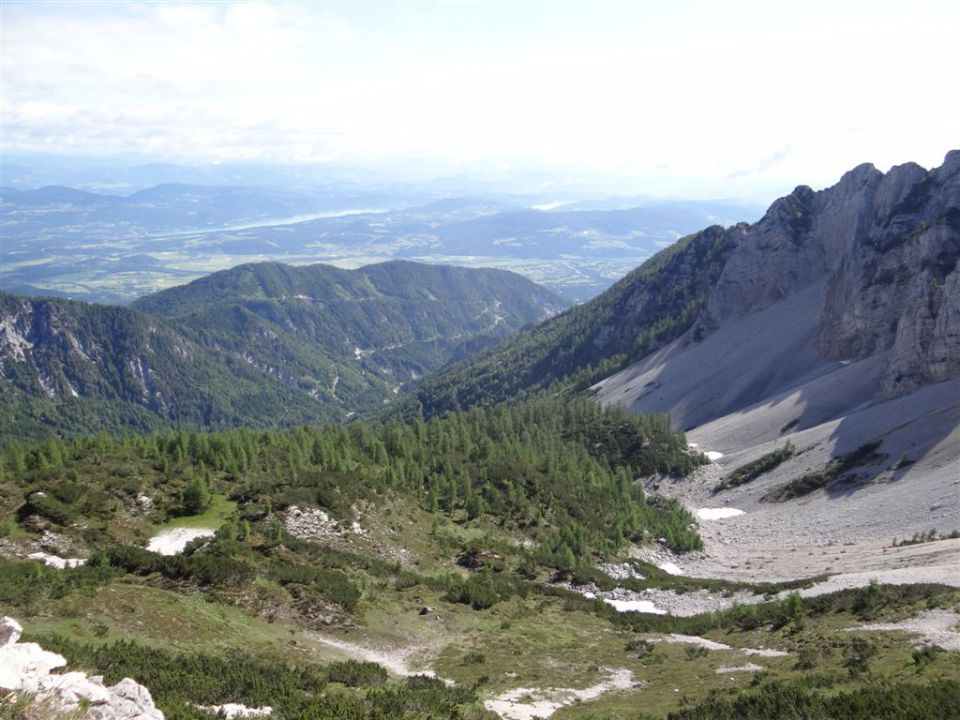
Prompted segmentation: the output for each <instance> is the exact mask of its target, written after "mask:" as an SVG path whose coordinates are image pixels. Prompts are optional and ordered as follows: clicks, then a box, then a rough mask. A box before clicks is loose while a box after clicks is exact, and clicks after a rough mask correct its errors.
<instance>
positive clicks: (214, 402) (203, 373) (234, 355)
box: [0, 263, 562, 437]
mask: <svg viewBox="0 0 960 720" xmlns="http://www.w3.org/2000/svg"><path fill="white" fill-rule="evenodd" d="M559 307H562V305H561V301H560V300H558V299H557V298H556V297H555V296H554V295H552V294H551V293H549V292H548V291H546V290H543V289H542V288H540V287H539V286H537V285H535V284H534V283H531V282H530V281H528V280H525V279H524V278H521V277H520V276H518V275H514V274H512V273H507V272H501V271H478V270H469V269H459V268H457V269H455V268H433V267H429V266H425V265H416V264H412V263H388V264H384V265H381V266H373V267H370V268H363V269H361V270H357V271H343V270H338V269H335V268H330V267H325V266H313V267H309V268H291V267H288V266H283V265H278V264H263V265H248V266H242V267H240V268H236V269H234V270H230V271H225V272H222V273H217V274H215V275H213V276H210V277H209V278H203V279H201V280H199V281H196V282H195V283H191V284H190V285H187V286H184V287H182V288H174V289H171V290H168V291H165V292H163V293H158V294H157V295H156V296H151V297H149V298H145V299H144V300H143V301H141V302H140V303H139V304H138V308H142V310H145V311H153V312H156V313H164V314H167V315H169V317H168V318H161V317H158V316H157V315H150V314H147V313H146V312H143V311H141V310H140V309H130V308H121V307H110V306H98V305H90V304H86V303H79V302H71V301H66V300H54V299H33V298H21V297H17V296H15V295H9V294H3V295H0V387H2V389H3V403H2V412H3V415H2V426H3V428H4V431H5V433H4V434H5V437H40V436H42V435H43V434H45V433H49V432H50V431H51V430H53V431H59V432H70V433H73V432H90V431H96V430H99V429H109V430H114V431H116V430H122V429H136V430H149V429H155V428H157V427H161V426H165V425H169V424H170V423H176V424H184V425H187V426H190V427H225V426H233V425H240V424H242V425H252V426H284V425H291V424H297V423H304V422H316V421H321V420H333V419H338V418H344V417H346V416H348V414H351V413H353V412H357V411H360V410H363V409H366V408H369V407H370V406H371V405H375V404H382V403H383V402H384V401H389V400H390V399H392V398H393V397H394V396H395V394H396V391H397V390H398V389H399V386H401V385H402V384H403V383H404V382H406V381H409V380H410V379H411V378H413V377H418V376H419V375H420V374H423V373H427V372H430V371H432V370H435V369H437V368H439V367H442V366H443V365H445V364H446V363H448V362H450V361H451V360H452V359H454V358H456V357H458V356H459V355H460V354H462V353H464V352H467V351H468V350H469V349H470V348H472V347H475V346H482V345H483V344H485V343H487V344H489V343H492V342H495V341H496V340H498V339H501V338H503V337H505V336H506V335H507V334H509V333H510V332H513V331H515V330H516V329H518V328H519V327H521V326H523V325H525V324H528V323H530V322H532V321H534V320H537V319H539V318H541V317H543V316H545V315H547V314H549V313H552V312H555V310H556V309H558V308H559Z"/></svg>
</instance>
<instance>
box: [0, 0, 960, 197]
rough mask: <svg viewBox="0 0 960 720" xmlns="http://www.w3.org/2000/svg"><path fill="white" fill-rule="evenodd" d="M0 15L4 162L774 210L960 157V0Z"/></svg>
mask: <svg viewBox="0 0 960 720" xmlns="http://www.w3.org/2000/svg"><path fill="white" fill-rule="evenodd" d="M0 21H2V37H0V62H2V68H0V113H2V131H0V149H2V151H3V152H4V153H7V154H8V155H10V154H13V153H17V152H41V153H62V154H80V155H90V156H110V155H119V154H127V155H130V154H132V155H136V156H137V157H143V158H147V159H153V160H162V161H174V162H186V163H194V164H203V163H215V162H236V161H256V162H269V163H281V164H285V163H290V164H307V165H309V164H323V165H331V166H332V165H344V166H350V165H354V166H362V167H367V168H374V169H375V168H378V167H380V168H383V169H384V171H385V172H386V171H388V170H389V171H390V172H392V173H394V174H400V175H403V174H404V173H408V174H409V175H410V177H425V176H443V175H449V174H462V175H472V176H476V177H482V178H486V179H493V180H496V179H497V178H503V179H507V178H510V179H512V180H513V181H518V179H519V181H523V179H525V178H526V179H527V180H528V181H529V182H530V183H532V184H536V183H539V184H540V186H541V188H540V189H543V188H544V187H547V188H548V187H549V185H550V183H556V184H557V185H560V184H562V183H569V182H580V183H584V184H593V185H595V186H597V187H602V188H604V189H608V190H609V191H611V192H619V193H647V194H652V195H663V196H668V195H669V196H681V197H746V198H753V199H770V198H771V197H772V196H775V195H776V194H782V192H784V191H789V189H792V187H794V186H796V185H798V184H807V185H812V186H813V187H823V186H826V185H829V184H832V183H833V182H835V181H836V180H837V179H838V178H839V176H840V175H841V174H842V173H843V172H844V171H845V170H847V169H849V168H851V167H853V166H855V165H857V164H859V163H862V162H872V163H874V164H875V165H876V166H877V167H879V168H880V169H881V170H886V169H887V168H889V167H890V166H891V165H893V164H899V163H903V162H907V161H915V162H918V163H920V164H921V165H924V166H925V167H933V166H936V165H938V164H940V162H941V161H942V159H943V156H944V154H945V153H946V151H947V150H949V149H951V148H956V147H960V2H957V0H951V1H949V2H922V1H920V0H916V1H913V2H883V1H878V0H873V1H871V2H852V1H850V2H844V1H842V0H832V1H831V2H813V1H808V0H805V1H804V2H780V1H777V0H763V1H758V2H752V1H743V2H737V1H735V0H730V1H727V2H684V1H683V0H673V1H670V2H668V1H664V2H659V1H655V0H648V1H640V0H638V1H637V2H630V3H615V2H590V3H576V2H565V3H561V2H541V3H537V2H515V3H490V2H465V3H457V4H451V3H429V2H417V3H413V2H409V3H373V2H371V3H362V2H352V3H349V4H340V3H334V2H330V3H280V2H275V3H270V2H235V3H231V2H217V3H172V2H163V3H159V2H157V3H154V2H150V3H123V2H109V3H82V2H70V3H63V4H61V3H56V2H14V1H11V0H4V1H3V2H2V6H0ZM531 189H532V188H531Z"/></svg>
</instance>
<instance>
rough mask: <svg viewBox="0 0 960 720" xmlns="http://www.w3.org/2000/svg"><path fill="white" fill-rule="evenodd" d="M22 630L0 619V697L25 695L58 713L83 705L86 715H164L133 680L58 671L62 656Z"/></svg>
mask: <svg viewBox="0 0 960 720" xmlns="http://www.w3.org/2000/svg"><path fill="white" fill-rule="evenodd" d="M22 631H23V629H22V628H21V626H20V624H19V623H18V622H17V621H16V620H14V619H13V618H10V617H4V618H3V619H2V620H0V696H7V695H10V694H14V695H20V694H25V695H30V696H32V697H33V698H34V701H35V702H36V703H38V704H40V705H42V707H43V708H44V709H45V711H47V712H55V713H61V714H69V713H76V712H79V711H81V708H85V711H84V712H83V714H82V715H81V717H83V718H84V719H85V720H163V713H162V712H161V711H160V710H158V709H157V707H156V706H155V705H154V703H153V698H152V697H151V696H150V691H149V690H147V688H145V687H143V686H142V685H140V684H139V683H137V682H136V681H135V680H132V679H130V678H124V679H123V680H121V681H120V682H118V683H117V684H116V685H113V686H112V687H107V686H105V685H104V683H103V678H102V677H99V676H88V675H86V674H85V673H82V672H66V673H60V672H59V671H60V670H61V669H62V668H64V667H65V666H66V664H67V660H66V658H64V657H63V656H62V655H58V654H57V653H53V652H49V651H47V650H44V649H43V648H42V647H40V645H38V644H37V643H22V642H20V636H21V633H22Z"/></svg>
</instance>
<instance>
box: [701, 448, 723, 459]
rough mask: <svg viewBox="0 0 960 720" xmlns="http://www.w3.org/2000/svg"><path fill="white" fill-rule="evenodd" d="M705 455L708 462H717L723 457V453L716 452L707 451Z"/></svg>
mask: <svg viewBox="0 0 960 720" xmlns="http://www.w3.org/2000/svg"><path fill="white" fill-rule="evenodd" d="M703 454H704V455H706V456H707V460H709V461H710V462H716V461H717V460H719V459H720V458H722V457H723V453H722V452H717V451H716V450H705V451H704V453H703Z"/></svg>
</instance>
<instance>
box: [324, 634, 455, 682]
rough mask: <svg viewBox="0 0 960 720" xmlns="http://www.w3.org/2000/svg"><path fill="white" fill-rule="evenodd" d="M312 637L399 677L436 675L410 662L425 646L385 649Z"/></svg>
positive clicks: (355, 658) (425, 648)
mask: <svg viewBox="0 0 960 720" xmlns="http://www.w3.org/2000/svg"><path fill="white" fill-rule="evenodd" d="M312 637H313V639H314V640H316V641H317V642H319V643H321V644H323V645H327V646H329V647H332V648H335V649H336V650H339V651H340V652H342V653H343V654H344V655H347V656H348V657H351V658H353V659H354V660H361V661H363V662H373V663H377V664H378V665H382V666H383V667H384V668H386V669H387V671H388V672H390V673H392V674H394V675H397V676H399V677H410V676H411V675H426V676H428V677H436V674H435V673H434V672H433V670H431V669H429V668H426V669H417V668H414V667H413V666H412V664H411V658H412V657H413V656H414V655H416V654H417V653H420V652H422V651H424V650H427V649H428V648H427V647H425V646H424V647H421V646H412V647H406V648H403V649H400V650H386V649H381V648H370V647H364V646H362V645H357V644H356V643H351V642H346V641H345V640H334V639H333V638H329V637H324V636H322V635H313V636H312Z"/></svg>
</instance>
